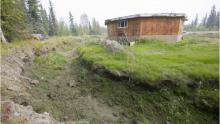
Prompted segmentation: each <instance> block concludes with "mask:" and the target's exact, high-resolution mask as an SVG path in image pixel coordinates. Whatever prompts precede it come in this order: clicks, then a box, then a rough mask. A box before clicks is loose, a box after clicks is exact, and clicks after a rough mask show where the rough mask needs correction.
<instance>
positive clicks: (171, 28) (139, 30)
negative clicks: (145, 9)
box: [107, 17, 184, 37]
mask: <svg viewBox="0 0 220 124" xmlns="http://www.w3.org/2000/svg"><path fill="white" fill-rule="evenodd" d="M183 22H184V21H183V20H182V18H179V17H148V18H132V19H128V27H126V28H119V27H118V21H113V22H109V23H108V24H107V29H108V36H109V37H117V36H119V37H120V36H123V33H125V34H126V35H127V36H131V37H133V36H135V37H139V36H147V35H181V34H182V32H183Z"/></svg>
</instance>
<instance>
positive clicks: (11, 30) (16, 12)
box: [1, 0, 29, 42]
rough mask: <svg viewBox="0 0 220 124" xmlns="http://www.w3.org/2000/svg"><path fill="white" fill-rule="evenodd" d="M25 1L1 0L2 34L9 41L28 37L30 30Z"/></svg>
mask: <svg viewBox="0 0 220 124" xmlns="http://www.w3.org/2000/svg"><path fill="white" fill-rule="evenodd" d="M23 2H24V1H22V0H13V1H12V0H1V35H2V36H4V37H5V38H6V40H7V41H9V42H10V41H12V40H14V39H22V38H26V37H28V33H29V30H28V28H27V16H26V13H25V10H24V8H25V6H24V3H23ZM1 39H3V37H2V38H1Z"/></svg>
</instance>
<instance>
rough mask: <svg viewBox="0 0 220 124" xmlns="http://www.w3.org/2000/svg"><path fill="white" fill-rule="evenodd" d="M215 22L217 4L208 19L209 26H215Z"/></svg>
mask: <svg viewBox="0 0 220 124" xmlns="http://www.w3.org/2000/svg"><path fill="white" fill-rule="evenodd" d="M215 24H216V10H215V5H213V7H212V10H211V12H210V14H209V17H208V19H207V27H208V28H209V29H211V28H213V27H214V26H215Z"/></svg>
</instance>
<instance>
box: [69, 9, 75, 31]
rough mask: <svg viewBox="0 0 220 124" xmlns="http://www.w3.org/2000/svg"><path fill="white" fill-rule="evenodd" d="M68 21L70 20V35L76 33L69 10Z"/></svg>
mask: <svg viewBox="0 0 220 124" xmlns="http://www.w3.org/2000/svg"><path fill="white" fill-rule="evenodd" d="M69 21H70V32H71V35H76V28H75V25H74V20H73V15H72V13H71V12H69Z"/></svg>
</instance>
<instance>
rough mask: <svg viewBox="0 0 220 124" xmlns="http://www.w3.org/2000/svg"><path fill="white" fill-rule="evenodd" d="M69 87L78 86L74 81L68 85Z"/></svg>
mask: <svg viewBox="0 0 220 124" xmlns="http://www.w3.org/2000/svg"><path fill="white" fill-rule="evenodd" d="M68 86H69V87H75V86H76V82H75V81H74V80H72V81H71V82H69V83H68Z"/></svg>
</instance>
